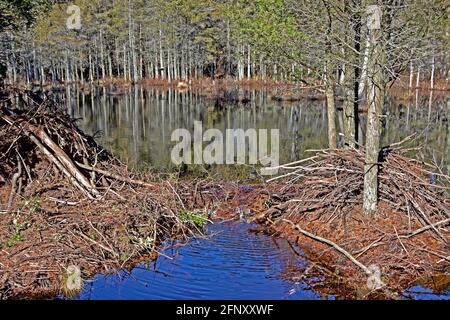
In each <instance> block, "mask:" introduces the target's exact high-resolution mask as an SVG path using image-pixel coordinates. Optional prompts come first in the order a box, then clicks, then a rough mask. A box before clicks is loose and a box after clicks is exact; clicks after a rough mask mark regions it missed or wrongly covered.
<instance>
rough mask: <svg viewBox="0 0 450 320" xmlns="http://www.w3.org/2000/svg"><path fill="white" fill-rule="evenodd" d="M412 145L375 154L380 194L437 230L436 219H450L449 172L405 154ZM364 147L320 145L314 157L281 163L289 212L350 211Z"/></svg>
mask: <svg viewBox="0 0 450 320" xmlns="http://www.w3.org/2000/svg"><path fill="white" fill-rule="evenodd" d="M410 151H411V149H407V148H400V147H394V146H391V147H388V148H384V149H383V150H382V151H381V153H380V162H379V167H380V174H379V188H378V189H379V199H380V201H381V202H386V203H388V204H390V205H391V206H392V207H393V208H395V209H396V210H397V211H401V212H403V213H404V214H405V215H407V216H408V217H409V218H410V219H411V220H413V219H416V220H417V221H420V223H421V224H422V225H423V226H424V227H427V228H429V229H433V230H434V231H436V233H439V232H438V231H437V230H436V228H434V225H435V224H438V225H444V224H446V223H448V222H449V221H448V220H449V218H450V207H449V202H448V196H449V191H450V176H448V175H446V174H444V173H443V172H442V170H440V169H439V168H438V167H436V166H434V165H431V164H426V163H423V162H419V161H417V160H414V159H411V158H408V157H407V156H406V154H407V153H408V152H410ZM364 159H365V156H364V150H363V149H345V150H322V151H319V152H318V153H317V154H316V155H315V156H313V157H311V158H308V159H305V160H302V161H298V162H295V163H291V164H288V165H284V166H282V169H283V170H285V171H286V173H285V174H283V175H281V176H279V177H277V178H274V179H272V180H279V179H283V180H284V183H283V184H284V187H283V188H282V190H281V191H282V193H283V195H284V200H285V201H284V204H283V205H284V209H287V211H289V216H295V217H300V216H302V215H307V214H308V213H314V214H316V215H319V216H320V218H321V220H322V221H325V222H329V221H332V220H333V219H336V218H338V217H341V218H342V216H343V215H346V214H349V213H351V212H352V210H353V209H354V208H355V207H359V206H360V205H361V203H362V199H363V187H364Z"/></svg>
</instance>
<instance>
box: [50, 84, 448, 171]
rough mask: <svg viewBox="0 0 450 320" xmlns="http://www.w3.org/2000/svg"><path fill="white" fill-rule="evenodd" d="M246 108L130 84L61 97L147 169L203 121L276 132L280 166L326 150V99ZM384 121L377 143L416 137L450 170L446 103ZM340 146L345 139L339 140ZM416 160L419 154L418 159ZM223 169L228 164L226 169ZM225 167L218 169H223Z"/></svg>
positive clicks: (258, 97)
mask: <svg viewBox="0 0 450 320" xmlns="http://www.w3.org/2000/svg"><path fill="white" fill-rule="evenodd" d="M242 94H243V95H244V96H246V97H248V100H249V102H248V103H245V104H244V103H239V104H236V103H230V104H228V105H225V106H221V107H217V106H216V105H215V104H216V103H215V101H214V100H211V99H207V98H205V97H204V96H202V95H200V94H193V93H192V92H179V91H176V90H172V89H169V90H161V91H159V90H158V89H144V88H141V87H133V88H130V89H128V90H127V91H125V92H124V93H123V94H121V95H116V94H111V93H108V90H106V89H105V88H101V89H95V90H93V91H92V92H90V93H89V94H83V93H82V92H80V91H77V90H75V89H73V88H70V87H68V89H67V92H66V93H65V94H63V95H60V96H59V97H60V99H62V100H63V102H64V103H65V105H67V106H68V111H69V113H70V114H71V115H72V116H74V117H76V118H80V120H79V124H80V126H81V127H82V128H83V129H84V130H86V131H87V132H88V133H90V134H96V135H98V136H99V141H100V142H101V143H102V144H103V145H104V146H106V147H108V149H109V150H112V151H113V152H114V154H115V155H117V156H119V157H120V158H121V159H122V160H123V161H125V162H127V163H129V164H130V165H132V166H137V167H141V168H142V167H143V168H145V167H148V166H151V167H153V168H155V169H158V170H171V169H173V168H174V167H175V166H174V164H173V163H172V161H171V157H170V155H171V150H172V148H173V147H174V145H175V144H176V143H177V142H175V141H171V135H172V132H173V131H174V130H176V129H187V130H189V131H191V132H193V128H194V122H195V121H202V122H203V127H204V130H206V129H210V128H216V129H219V130H220V131H221V132H225V130H226V129H244V130H247V129H249V128H254V129H269V130H270V129H279V132H280V147H279V148H280V160H279V161H280V163H288V162H291V161H296V160H298V159H302V158H305V157H307V156H311V152H308V150H311V149H323V148H326V147H327V118H326V105H325V101H320V100H315V101H312V100H306V99H305V100H303V101H298V102H278V101H274V100H272V99H270V95H269V94H268V93H267V92H266V91H264V90H260V91H245V92H243V93H242ZM387 105H388V107H386V110H385V114H386V115H387V116H386V117H385V119H384V120H383V131H382V134H383V136H382V145H383V146H386V145H388V144H390V143H393V142H399V141H401V140H403V139H404V138H405V137H407V136H409V135H411V134H413V133H417V134H419V135H420V137H419V139H418V143H421V144H423V145H424V148H423V150H422V152H421V154H423V156H424V157H425V158H427V159H431V160H433V161H436V162H437V163H438V164H439V165H440V166H441V168H442V169H443V170H444V171H446V172H450V161H449V160H450V159H449V154H450V152H449V148H450V134H449V122H448V118H449V113H450V110H449V108H450V105H447V103H446V102H435V103H434V104H433V105H432V108H431V109H429V107H428V98H427V97H422V98H419V100H418V101H417V102H415V101H411V102H402V103H392V102H391V103H389V104H387ZM360 122H361V125H360V136H361V137H363V136H364V131H365V114H361V121H360ZM337 125H338V126H337V127H338V130H339V132H342V131H343V129H342V126H343V125H342V112H341V111H339V112H338V121H337ZM340 140H341V143H342V137H341V139H340ZM417 156H421V155H417ZM224 167H225V166H224ZM225 170H226V168H222V171H225Z"/></svg>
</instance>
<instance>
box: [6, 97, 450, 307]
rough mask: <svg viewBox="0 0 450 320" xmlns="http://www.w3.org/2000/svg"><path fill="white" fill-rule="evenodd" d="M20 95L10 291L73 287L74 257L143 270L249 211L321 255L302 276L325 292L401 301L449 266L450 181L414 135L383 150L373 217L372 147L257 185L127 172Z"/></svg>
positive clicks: (12, 154)
mask: <svg viewBox="0 0 450 320" xmlns="http://www.w3.org/2000/svg"><path fill="white" fill-rule="evenodd" d="M20 99H21V101H20V103H19V104H17V102H16V101H15V100H14V101H13V100H10V99H5V101H3V107H2V109H1V111H0V136H1V137H2V138H1V140H0V201H1V206H0V251H1V254H0V298H2V299H8V298H30V297H44V296H48V297H52V296H55V295H59V294H65V295H67V296H71V295H74V294H76V293H77V292H74V291H73V290H72V289H71V288H70V287H69V288H68V287H67V286H66V282H67V279H68V277H70V273H71V272H73V268H72V266H74V265H75V266H78V267H79V268H80V270H81V274H82V278H83V279H89V278H91V277H93V276H94V275H95V274H98V273H112V272H117V271H118V270H119V269H123V268H131V267H132V266H134V265H135V264H136V263H138V262H140V261H143V260H148V259H152V258H153V259H154V258H156V257H157V256H158V255H159V254H160V253H159V252H158V248H159V246H160V245H161V244H162V242H163V241H165V240H167V239H179V240H182V241H187V240H188V239H189V238H191V237H193V236H197V235H200V234H201V233H202V231H203V227H204V225H205V223H206V222H207V221H209V219H210V218H215V219H219V218H223V219H225V218H238V215H239V216H240V217H241V218H242V216H243V214H242V212H245V219H246V220H247V221H256V222H258V223H259V224H260V228H261V230H262V231H263V232H267V233H270V234H272V235H273V236H279V237H286V238H287V239H289V240H290V241H291V242H293V243H295V244H296V245H297V246H298V248H300V249H301V250H302V253H303V254H304V255H305V256H306V257H307V258H308V260H309V261H310V262H311V263H310V266H309V267H308V268H307V269H305V270H303V271H302V274H301V275H300V277H301V278H302V279H304V280H305V281H309V280H311V281H312V279H316V278H317V275H319V274H320V275H322V276H323V277H324V279H325V280H324V282H323V283H322V284H321V285H320V286H318V287H317V286H316V288H319V289H320V290H322V291H325V292H328V293H331V294H336V290H340V291H341V292H342V291H345V292H348V295H347V296H351V297H360V298H362V297H364V298H397V297H400V295H401V293H402V292H403V291H404V290H405V289H407V288H409V287H411V285H412V284H413V283H415V282H417V281H418V279H424V278H430V277H435V276H436V275H437V274H444V273H445V272H448V270H449V256H448V254H449V243H448V241H449V230H448V224H449V222H450V207H449V201H448V197H449V195H448V191H449V183H450V177H449V176H448V175H447V174H445V173H444V172H441V171H440V170H439V168H437V167H436V166H434V165H432V164H428V163H425V162H421V161H417V160H414V159H411V158H410V157H409V156H408V154H409V152H411V151H412V149H411V148H408V147H406V145H407V144H408V143H411V142H413V140H411V139H410V140H408V141H403V142H401V143H398V144H396V145H391V146H389V147H387V148H384V149H383V152H382V155H381V156H380V159H379V161H380V168H381V171H380V183H379V193H380V205H379V209H378V212H377V213H376V214H373V215H370V216H367V215H364V214H363V213H362V211H363V210H362V190H363V176H364V169H363V168H364V150H363V149H362V148H360V149H343V150H320V151H316V152H315V155H313V156H312V157H310V158H309V159H305V160H301V161H297V162H294V163H290V164H287V165H284V166H282V167H281V169H282V170H283V173H282V174H281V175H280V176H279V177H276V178H274V179H272V180H271V181H268V182H267V183H265V184H262V185H258V186H255V187H254V188H248V189H242V188H239V187H238V186H237V185H236V184H233V183H224V182H221V181H213V180H189V181H185V180H180V179H179V178H178V177H177V176H176V175H174V176H173V177H170V178H162V177H161V176H160V175H159V174H157V173H136V172H133V171H132V170H130V169H129V168H127V166H126V165H124V164H122V163H121V162H120V161H119V160H118V159H116V158H115V157H114V156H112V155H111V154H110V153H109V152H108V151H107V150H104V149H103V148H102V147H101V146H99V145H98V144H97V143H96V142H95V141H94V139H93V138H92V137H90V136H88V135H86V134H84V133H83V132H81V131H80V130H79V129H78V127H77V125H76V121H75V120H74V119H71V118H70V117H69V116H67V115H66V114H65V113H64V112H63V111H61V110H60V109H59V108H58V107H57V106H55V105H53V104H51V103H49V102H42V101H39V102H35V101H33V99H31V98H30V97H25V96H24V95H21V96H20ZM19 105H20V106H26V107H25V108H20V107H19ZM213 214H214V217H212V215H213ZM376 275H378V277H374V276H376ZM369 284H370V285H369Z"/></svg>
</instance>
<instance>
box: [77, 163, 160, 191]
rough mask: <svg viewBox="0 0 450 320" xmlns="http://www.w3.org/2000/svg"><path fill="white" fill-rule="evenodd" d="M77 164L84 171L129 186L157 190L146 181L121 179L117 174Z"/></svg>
mask: <svg viewBox="0 0 450 320" xmlns="http://www.w3.org/2000/svg"><path fill="white" fill-rule="evenodd" d="M75 163H76V164H77V166H79V167H80V168H83V169H85V170H89V171H93V172H97V173H99V174H102V175H104V176H105V177H108V178H112V179H115V180H117V181H121V182H126V183H129V184H135V185H139V186H144V187H149V188H155V185H154V184H151V183H147V182H145V181H141V180H133V179H130V178H126V177H121V176H119V175H117V174H114V173H110V172H108V171H105V170H101V169H97V168H94V167H91V166H88V165H86V164H82V163H79V162H75Z"/></svg>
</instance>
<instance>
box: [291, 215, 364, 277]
mask: <svg viewBox="0 0 450 320" xmlns="http://www.w3.org/2000/svg"><path fill="white" fill-rule="evenodd" d="M282 221H284V222H287V223H289V224H290V225H292V226H293V227H294V228H295V229H296V230H297V231H299V232H300V233H302V234H303V235H305V236H307V237H308V238H311V239H313V240H316V241H319V242H322V243H325V244H327V245H329V246H330V247H333V248H334V249H336V250H337V251H339V252H340V253H342V254H343V255H344V256H346V257H347V258H348V259H349V260H350V261H351V262H353V263H354V264H355V265H357V266H358V267H359V268H361V269H362V270H363V271H364V272H365V273H366V274H367V275H372V271H370V270H369V268H367V267H366V266H365V265H363V264H362V263H361V262H359V261H358V260H356V259H355V258H354V257H353V256H352V255H351V254H350V253H349V252H348V251H347V250H345V249H343V248H342V247H340V246H339V245H337V244H336V243H334V242H333V241H330V240H328V239H325V238H322V237H319V236H316V235H313V234H312V233H309V232H308V231H305V230H303V229H302V228H300V226H299V225H298V224H294V223H293V222H292V221H290V220H287V219H282Z"/></svg>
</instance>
